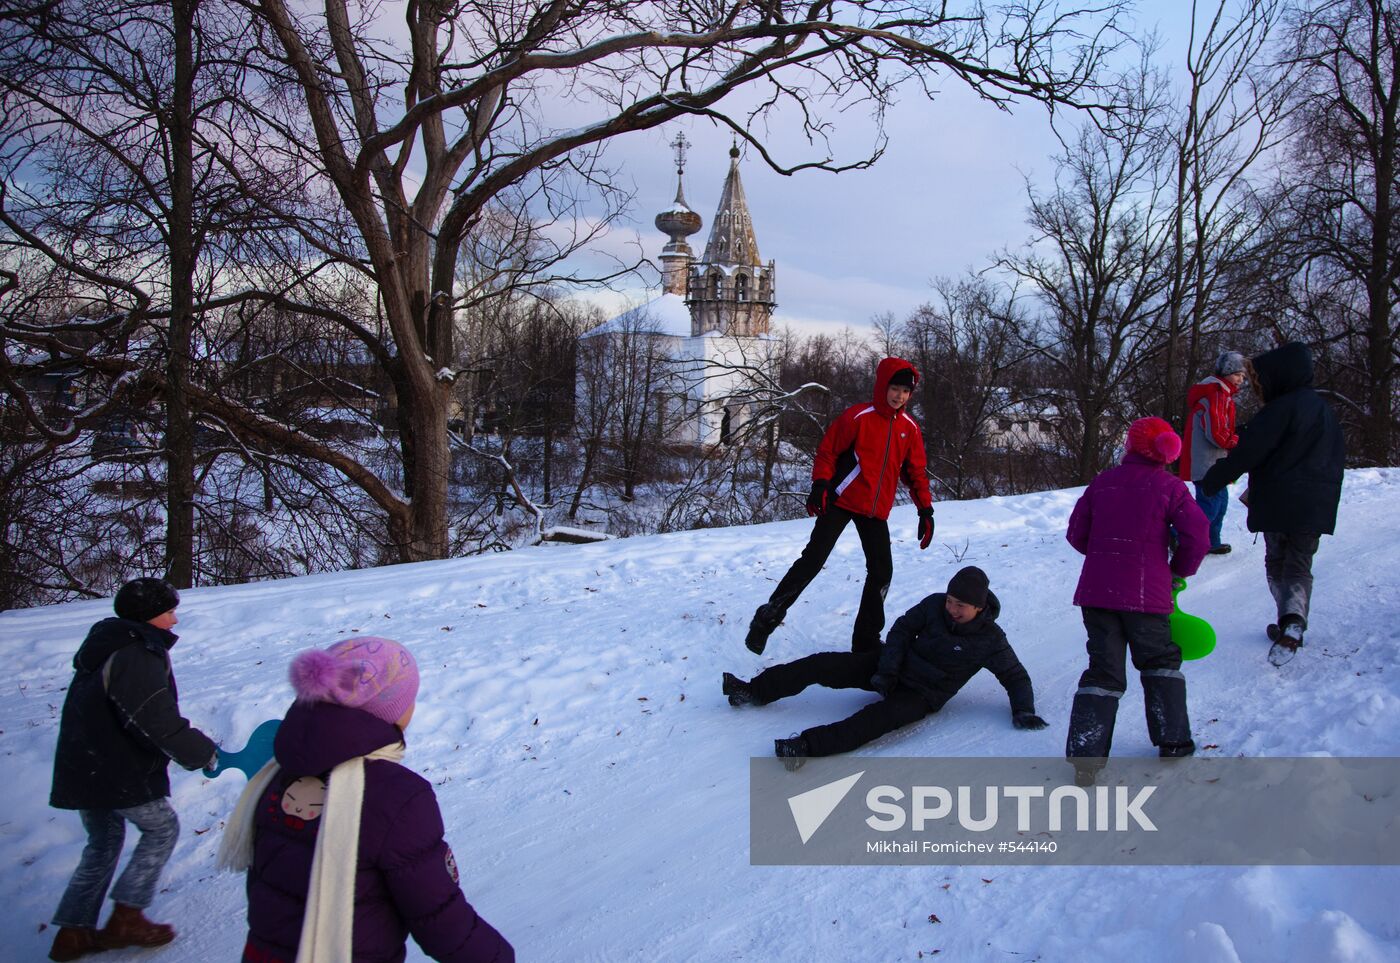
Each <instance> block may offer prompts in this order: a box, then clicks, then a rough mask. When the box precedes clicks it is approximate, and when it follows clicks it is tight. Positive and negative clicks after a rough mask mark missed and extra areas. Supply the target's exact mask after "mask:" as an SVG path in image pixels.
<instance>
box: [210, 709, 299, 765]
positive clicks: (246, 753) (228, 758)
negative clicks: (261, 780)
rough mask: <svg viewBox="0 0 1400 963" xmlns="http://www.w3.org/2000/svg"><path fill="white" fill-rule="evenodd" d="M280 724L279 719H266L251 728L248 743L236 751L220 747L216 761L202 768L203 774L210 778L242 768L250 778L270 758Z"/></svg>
mask: <svg viewBox="0 0 1400 963" xmlns="http://www.w3.org/2000/svg"><path fill="white" fill-rule="evenodd" d="M281 724H282V721H281V720H280V719H269V720H267V721H266V722H264V723H263V724H262V725H260V726H258V727H257V728H256V729H254V730H253V734H252V735H251V736H249V737H248V744H247V745H246V746H244V747H243V748H242V749H240V750H238V751H237V752H226V751H225V750H223V749H220V750H219V761H218V763H217V764H216V765H215V766H214V768H213V769H206V770H204V774H205V775H206V776H209V777H211V778H212V777H214V776H217V775H219V774H220V773H223V772H227V771H228V770H230V769H242V770H243V774H244V775H245V776H248V777H249V778H251V777H252V775H253V774H254V773H255V772H257V771H258V770H259V769H261V768H262V767H263V766H265V765H267V762H268V760H269V759H271V758H272V740H273V739H274V738H276V736H277V727H278V726H280V725H281Z"/></svg>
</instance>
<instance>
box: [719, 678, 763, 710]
mask: <svg viewBox="0 0 1400 963" xmlns="http://www.w3.org/2000/svg"><path fill="white" fill-rule="evenodd" d="M749 685H750V684H749V683H747V682H745V681H744V680H743V679H741V678H739V677H738V676H736V675H732V674H731V673H728V672H726V673H725V674H724V679H723V680H722V681H721V683H720V688H721V690H722V691H723V692H724V694H725V695H727V696H729V704H730V705H732V706H757V705H762V704H763V703H761V702H759V701H758V699H756V698H754V694H753V689H751V688H749Z"/></svg>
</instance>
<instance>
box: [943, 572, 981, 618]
mask: <svg viewBox="0 0 1400 963" xmlns="http://www.w3.org/2000/svg"><path fill="white" fill-rule="evenodd" d="M948 594H949V595H951V596H953V598H955V599H957V600H958V601H959V602H966V603H967V604H968V605H971V606H972V607H973V608H978V609H984V608H986V607H987V573H986V572H984V571H982V570H981V569H980V568H978V567H977V566H976V565H969V566H967V567H966V568H961V569H958V573H957V574H956V575H954V576H953V577H952V578H950V579H949V580H948Z"/></svg>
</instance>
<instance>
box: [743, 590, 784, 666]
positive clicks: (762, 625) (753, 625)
mask: <svg viewBox="0 0 1400 963" xmlns="http://www.w3.org/2000/svg"><path fill="white" fill-rule="evenodd" d="M785 614H786V613H785V612H784V611H783V610H782V609H780V608H779V607H778V606H776V605H774V604H773V603H772V602H764V603H763V604H762V605H760V606H759V607H758V609H757V610H756V611H755V612H754V614H753V618H752V619H750V620H749V633H748V635H746V636H744V644H745V645H746V646H748V647H749V651H750V652H752V653H753V654H754V655H762V654H763V650H764V649H765V648H766V647H767V646H768V636H770V635H772V634H773V630H774V629H776V628H777V627H778V626H780V625H782V624H783V616H784V615H785Z"/></svg>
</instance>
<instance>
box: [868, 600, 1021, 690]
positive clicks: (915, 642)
mask: <svg viewBox="0 0 1400 963" xmlns="http://www.w3.org/2000/svg"><path fill="white" fill-rule="evenodd" d="M945 597H946V596H945V593H943V592H936V593H934V594H933V595H930V596H929V597H928V598H926V599H924V600H923V601H922V602H920V603H919V604H918V605H916V606H914V607H913V608H912V609H910V610H909V611H908V612H905V613H904V614H903V615H901V616H900V617H899V618H898V619H897V620H895V623H894V627H893V628H891V629H890V631H889V633H888V634H887V635H886V637H885V644H884V647H883V648H882V649H881V651H880V663H879V667H878V668H877V669H876V673H875V674H876V675H877V676H878V675H887V676H888V675H893V676H895V677H896V678H897V679H898V680H899V684H900V685H902V686H906V687H908V688H910V689H914V690H915V691H917V692H919V693H920V694H921V695H923V697H924V698H925V699H927V700H928V702H929V705H931V706H932V707H933V708H934V709H935V710H937V709H940V708H942V707H943V704H944V703H945V702H947V701H948V700H949V699H951V698H952V697H953V696H954V695H956V694H957V692H958V690H959V689H961V688H962V687H963V686H965V685H967V682H968V680H969V679H971V678H972V677H973V676H974V675H976V674H977V673H978V672H979V671H980V670H982V669H990V670H991V672H992V674H993V675H995V676H996V677H997V681H998V682H1000V683H1001V684H1002V686H1003V687H1005V689H1006V694H1007V695H1008V696H1009V697H1010V698H1011V711H1012V712H1013V713H1014V712H1034V711H1035V693H1034V690H1033V689H1032V688H1031V677H1030V674H1029V673H1027V672H1026V669H1025V666H1023V665H1021V660H1020V659H1018V658H1016V653H1015V651H1014V650H1013V649H1012V648H1011V643H1009V642H1007V641H1006V633H1005V632H1003V631H1002V630H1001V626H999V625H997V623H996V619H997V616H998V615H1000V614H1001V602H1000V601H999V600H998V599H997V597H996V595H995V594H994V593H992V592H988V593H987V605H986V608H984V609H982V611H981V612H979V613H977V617H976V618H974V619H973V620H972V621H970V622H966V623H964V624H962V625H959V624H957V623H956V622H954V621H953V620H952V619H950V618H948V613H947V611H945V610H944V608H943V600H944V598H945Z"/></svg>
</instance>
